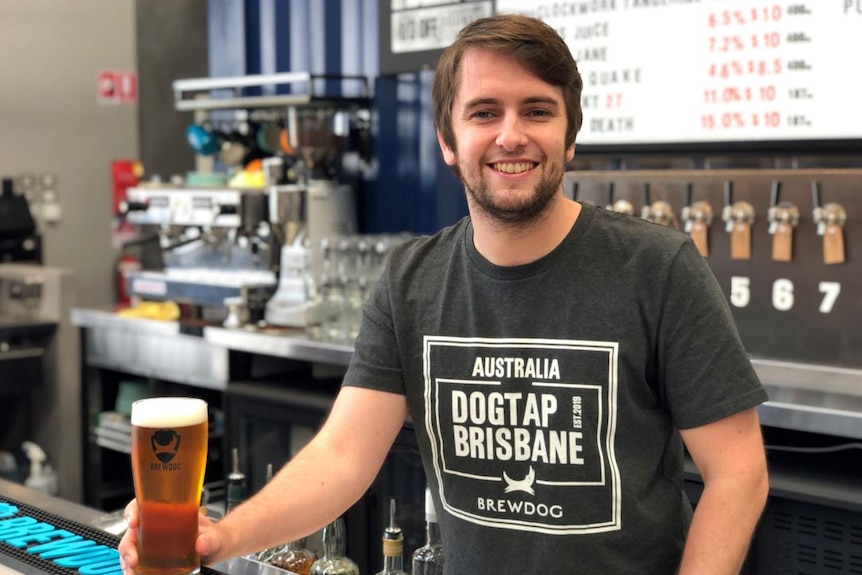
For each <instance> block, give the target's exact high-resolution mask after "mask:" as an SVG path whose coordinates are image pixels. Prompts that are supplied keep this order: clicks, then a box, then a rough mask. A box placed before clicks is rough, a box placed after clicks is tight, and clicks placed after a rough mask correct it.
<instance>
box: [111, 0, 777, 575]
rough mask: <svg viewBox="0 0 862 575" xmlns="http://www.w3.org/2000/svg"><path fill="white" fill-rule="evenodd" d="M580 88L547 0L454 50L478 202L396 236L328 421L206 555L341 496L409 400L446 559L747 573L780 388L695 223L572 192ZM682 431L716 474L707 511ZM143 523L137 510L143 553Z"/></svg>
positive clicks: (438, 112) (317, 522) (448, 84)
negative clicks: (764, 414) (693, 490)
mask: <svg viewBox="0 0 862 575" xmlns="http://www.w3.org/2000/svg"><path fill="white" fill-rule="evenodd" d="M581 88H582V83H581V79H580V76H579V74H578V70H577V66H576V64H575V62H574V60H573V59H572V56H571V53H570V51H569V49H568V47H567V46H566V44H565V43H564V42H563V40H562V39H561V38H560V37H559V36H558V35H557V34H556V32H555V31H554V30H553V29H552V28H550V27H549V26H547V25H546V24H544V23H542V22H541V21H539V20H536V19H532V18H527V17H524V16H511V15H510V16H496V17H493V18H487V19H482V20H477V21H476V22H474V23H472V24H470V25H468V26H467V27H466V28H465V29H464V30H463V31H462V33H461V34H460V36H459V37H458V39H457V40H456V41H455V42H454V43H453V45H452V46H451V47H449V48H448V49H447V50H446V51H445V52H444V54H443V55H442V57H441V59H440V63H439V65H438V69H437V74H436V76H435V81H434V102H435V123H436V127H437V131H438V139H439V142H440V148H441V150H442V153H443V158H444V160H445V161H446V163H447V164H449V165H450V166H452V168H453V169H454V170H455V172H456V174H458V176H459V178H460V179H461V181H462V182H463V184H464V190H465V193H466V196H467V202H468V208H469V211H470V216H469V217H467V218H464V219H463V220H462V221H460V222H458V223H456V224H455V225H453V226H451V227H448V228H446V229H444V230H441V231H440V232H439V233H437V234H435V235H433V236H431V237H425V238H419V239H416V240H414V241H411V242H408V243H406V244H404V245H403V246H401V247H399V248H398V249H397V250H395V251H394V252H393V254H392V255H391V258H390V260H389V264H388V266H387V269H386V271H385V272H384V274H383V276H382V278H381V280H380V282H379V283H378V285H377V286H376V288H375V290H374V293H373V294H372V296H371V298H370V299H369V301H368V303H367V304H366V306H365V309H364V315H363V322H362V327H361V330H360V333H359V337H358V338H357V341H356V345H355V352H354V355H353V358H352V361H351V364H350V367H349V368H348V371H347V374H346V375H345V379H344V383H343V387H342V389H341V392H340V393H339V396H338V398H337V399H336V401H335V404H334V405H333V408H332V412H331V414H330V416H329V418H328V420H327V422H326V424H325V425H324V427H323V428H322V429H321V431H320V433H319V434H318V435H317V436H316V437H315V438H314V440H313V441H311V443H310V444H309V445H308V446H307V447H306V448H305V449H304V450H303V451H302V452H300V453H299V454H298V455H297V456H296V457H295V458H294V459H293V460H292V461H291V462H290V463H288V464H287V465H286V466H285V467H284V468H283V469H282V470H281V471H280V472H279V473H278V474H277V475H276V476H275V477H274V478H273V480H272V481H271V482H269V483H268V484H267V486H266V487H265V488H264V489H262V490H261V491H260V492H259V493H258V494H257V495H255V496H254V497H252V498H251V499H249V500H248V501H246V502H245V503H244V504H242V505H240V506H239V507H238V508H237V509H236V510H234V511H233V512H232V513H231V514H229V515H228V516H227V517H225V518H224V519H223V520H222V521H220V522H219V523H218V524H212V523H209V522H208V521H206V520H202V524H201V529H200V535H199V537H198V541H197V548H198V551H199V552H200V553H201V555H202V556H203V557H204V558H205V559H206V560H209V561H217V560H221V559H224V558H226V557H230V556H234V555H240V554H245V553H250V552H254V551H257V550H259V549H262V548H265V547H268V546H271V545H275V544H278V543H281V542H283V541H287V540H294V539H297V538H299V537H301V536H305V535H307V534H309V533H311V532H313V531H315V530H316V529H319V528H320V527H322V526H323V525H325V524H326V523H327V522H329V521H330V520H332V519H333V518H334V517H336V516H338V515H339V514H341V513H343V512H344V511H345V510H346V509H347V508H348V507H349V506H350V505H352V504H353V503H354V502H355V501H356V500H357V499H358V498H359V497H361V496H362V494H363V493H364V492H365V490H366V489H367V487H368V485H369V484H370V483H371V482H372V481H373V480H374V478H375V476H376V474H377V472H378V470H379V469H380V466H381V464H382V462H383V460H384V458H385V457H386V454H387V452H388V451H389V448H390V446H391V444H392V442H393V440H394V438H395V436H396V435H397V433H398V432H399V430H400V429H401V427H402V425H403V422H404V419H405V417H406V416H407V414H408V413H409V415H410V416H411V418H412V421H413V422H414V424H415V427H416V436H417V442H418V445H419V449H420V451H421V453H422V458H423V463H424V466H425V471H426V475H427V479H428V483H429V486H430V487H431V492H432V494H433V497H434V502H435V506H436V509H437V510H438V519H439V522H440V528H441V534H442V537H443V544H444V547H445V549H446V566H445V569H446V573H447V574H448V575H453V574H461V573H470V574H473V573H483V574H491V573H493V574H495V575H498V574H508V573H512V574H518V575H521V574H523V573H542V572H551V571H553V572H564V573H573V574H595V573H628V574H643V575H656V574H672V573H680V574H684V575H690V574H695V573H696V574H698V575H703V574H714V575H718V574H723V575H731V574H734V573H738V571H739V569H740V567H741V565H742V562H743V560H744V557H745V554H746V550H747V547H748V544H749V540H750V538H751V535H752V532H753V530H754V527H755V525H756V523H757V520H758V518H759V516H760V513H761V511H762V509H763V506H764V503H765V500H766V496H767V490H768V483H767V474H766V463H765V457H764V451H763V444H762V440H761V435H760V426H759V423H758V419H757V412H756V410H755V408H756V406H757V405H758V404H759V403H761V402H762V401H764V400H765V399H766V395H765V392H764V390H763V388H762V386H761V385H760V382H759V381H758V380H757V377H756V375H755V373H754V371H753V369H752V367H751V364H750V362H749V360H748V358H747V355H746V353H745V350H744V349H743V347H742V344H741V342H740V340H739V337H738V335H737V332H736V328H735V326H734V324H733V321H732V318H731V315H730V312H729V309H728V307H727V304H726V302H725V300H724V296H723V294H722V293H721V291H720V289H719V288H718V286H717V284H716V281H715V279H714V277H713V276H712V273H711V272H710V270H709V268H708V267H707V265H706V263H705V262H704V261H703V258H702V257H701V256H700V254H699V252H698V251H697V248H696V247H695V246H694V244H693V243H692V242H691V240H690V239H689V238H688V236H687V235H685V234H682V233H680V232H677V231H676V230H672V229H670V228H668V227H665V226H660V225H655V224H651V223H648V222H645V221H643V220H640V219H637V218H632V217H630V216H625V215H623V214H618V213H614V212H609V211H605V210H602V209H599V208H596V207H594V206H589V205H582V204H579V203H577V202H575V201H572V200H569V199H567V198H565V197H564V195H563V185H562V179H563V172H564V169H565V164H566V162H567V161H568V160H571V159H572V157H573V156H574V153H575V138H576V135H577V132H578V129H579V128H580V125H581V109H580V101H581ZM684 448H687V449H688V451H689V453H690V454H691V457H692V459H693V460H694V463H695V464H696V465H697V467H698V469H699V471H700V473H701V475H702V477H703V481H704V490H703V494H702V496H701V498H700V500H699V502H698V506H697V509H696V510H695V511H694V513H692V508H691V505H690V503H689V502H688V499H687V498H686V495H685V493H684V490H683V462H684ZM286 494H287V495H289V496H287V497H285V495H286ZM128 516H129V524H130V526H131V527H133V528H134V527H135V526H136V525H137V507H136V505H134V503H133V504H130V505H129V508H128ZM272 517H278V518H285V519H280V520H279V521H277V522H272V521H271V520H270V519H271V518H272ZM135 543H136V537H135V534H134V529H130V530H129V532H128V533H127V535H126V536H125V538H124V539H123V542H122V543H121V545H120V551H121V555H122V557H123V564H124V566H125V568H126V570H127V572H129V573H131V571H132V570H133V569H134V567H135V566H136V564H137V552H136V549H135Z"/></svg>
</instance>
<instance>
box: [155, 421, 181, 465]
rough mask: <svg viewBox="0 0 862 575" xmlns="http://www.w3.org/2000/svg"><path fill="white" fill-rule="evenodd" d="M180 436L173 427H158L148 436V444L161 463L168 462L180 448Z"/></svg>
mask: <svg viewBox="0 0 862 575" xmlns="http://www.w3.org/2000/svg"><path fill="white" fill-rule="evenodd" d="M181 440H182V437H181V436H180V434H179V433H177V432H176V431H175V430H173V429H160V430H158V431H156V432H155V433H153V435H152V436H150V446H151V447H152V448H153V453H154V454H155V456H156V458H157V459H158V460H159V461H161V462H162V463H168V462H170V461H171V460H172V459H173V458H174V457H175V456H176V454H177V452H178V451H179V450H180V441H181Z"/></svg>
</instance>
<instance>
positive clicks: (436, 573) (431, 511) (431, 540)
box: [413, 487, 443, 575]
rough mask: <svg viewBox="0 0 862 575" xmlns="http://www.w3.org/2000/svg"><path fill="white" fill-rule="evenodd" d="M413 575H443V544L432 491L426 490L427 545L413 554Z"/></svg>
mask: <svg viewBox="0 0 862 575" xmlns="http://www.w3.org/2000/svg"><path fill="white" fill-rule="evenodd" d="M413 575H443V543H442V540H441V539H440V526H439V525H438V524H437V510H436V509H435V507H434V499H433V498H432V497H431V490H430V489H428V488H427V487H426V488H425V545H423V546H422V547H420V548H419V549H417V550H416V551H414V552H413Z"/></svg>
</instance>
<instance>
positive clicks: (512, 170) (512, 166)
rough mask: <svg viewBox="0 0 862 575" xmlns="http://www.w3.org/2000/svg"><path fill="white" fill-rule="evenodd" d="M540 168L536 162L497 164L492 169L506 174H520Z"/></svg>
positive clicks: (492, 165)
mask: <svg viewBox="0 0 862 575" xmlns="http://www.w3.org/2000/svg"><path fill="white" fill-rule="evenodd" d="M536 166H538V164H537V163H536V162H495V163H493V164H491V167H492V168H493V169H495V170H497V171H498V172H503V173H504V174H520V173H521V172H527V171H530V170H532V169H533V168H535V167H536Z"/></svg>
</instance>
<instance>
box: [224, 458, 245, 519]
mask: <svg viewBox="0 0 862 575" xmlns="http://www.w3.org/2000/svg"><path fill="white" fill-rule="evenodd" d="M231 458H232V463H233V470H232V471H231V472H230V473H228V476H227V502H226V503H225V508H224V514H225V515H227V514H228V513H230V512H231V511H232V510H233V508H234V507H236V506H237V505H239V504H240V503H242V502H243V501H245V498H246V488H245V473H243V472H242V471H240V470H239V450H238V449H237V448H236V447H234V448H233V449H232V450H231Z"/></svg>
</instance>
